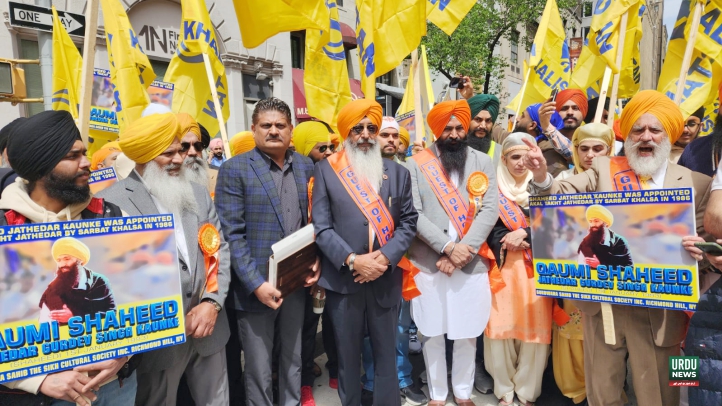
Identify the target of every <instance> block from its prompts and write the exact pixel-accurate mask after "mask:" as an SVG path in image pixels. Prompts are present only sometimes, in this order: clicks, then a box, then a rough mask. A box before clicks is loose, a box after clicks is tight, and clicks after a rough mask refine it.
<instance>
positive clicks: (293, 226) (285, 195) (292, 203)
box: [259, 150, 303, 236]
mask: <svg viewBox="0 0 722 406" xmlns="http://www.w3.org/2000/svg"><path fill="white" fill-rule="evenodd" d="M259 151H260V150H259ZM261 156H262V157H263V160H264V161H266V164H267V165H268V167H269V170H270V172H271V178H273V183H274V184H275V185H276V191H277V193H278V198H279V199H280V200H281V216H282V217H283V228H284V231H285V235H286V236H288V235H290V234H292V233H294V232H296V231H298V230H299V229H300V228H301V224H302V222H303V214H302V213H301V201H300V200H299V199H298V187H297V186H296V177H295V176H293V152H291V150H288V151H286V157H285V158H284V160H283V168H281V167H280V166H278V164H277V163H276V162H275V161H274V160H273V159H271V157H269V156H268V155H266V153H265V152H263V151H261Z"/></svg>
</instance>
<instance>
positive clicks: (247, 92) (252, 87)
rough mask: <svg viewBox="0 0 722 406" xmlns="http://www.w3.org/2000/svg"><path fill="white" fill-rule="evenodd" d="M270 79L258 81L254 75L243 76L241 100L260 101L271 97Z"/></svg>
mask: <svg viewBox="0 0 722 406" xmlns="http://www.w3.org/2000/svg"><path fill="white" fill-rule="evenodd" d="M270 83H271V79H264V80H258V79H256V75H249V74H246V73H244V74H243V98H244V99H247V100H248V99H252V100H256V101H258V100H262V99H267V98H269V97H271V96H273V94H272V92H271V84H270Z"/></svg>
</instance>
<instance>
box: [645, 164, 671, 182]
mask: <svg viewBox="0 0 722 406" xmlns="http://www.w3.org/2000/svg"><path fill="white" fill-rule="evenodd" d="M668 163H669V162H668V161H667V160H665V161H664V163H663V164H662V166H660V167H659V168H658V169H657V171H656V172H654V173H653V174H652V179H650V180H648V181H647V183H648V185H649V188H650V189H662V188H664V176H665V175H667V165H668Z"/></svg>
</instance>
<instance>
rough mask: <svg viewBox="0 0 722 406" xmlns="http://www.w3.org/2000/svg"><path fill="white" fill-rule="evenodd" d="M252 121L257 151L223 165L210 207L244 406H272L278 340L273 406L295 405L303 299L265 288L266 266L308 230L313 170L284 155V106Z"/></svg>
mask: <svg viewBox="0 0 722 406" xmlns="http://www.w3.org/2000/svg"><path fill="white" fill-rule="evenodd" d="M252 120H253V125H252V126H251V131H253V137H254V139H255V142H256V148H254V149H252V150H251V151H249V152H246V153H245V154H241V155H237V156H235V157H233V158H231V159H230V160H228V161H226V162H225V163H224V164H223V166H222V167H221V169H220V172H219V173H218V181H217V184H216V199H215V201H216V206H217V208H218V216H219V217H220V220H221V226H222V228H223V234H224V235H225V237H226V240H227V241H228V245H229V247H230V251H231V269H232V270H233V272H232V273H231V296H232V297H233V302H232V305H233V307H234V308H235V309H236V313H237V319H238V320H236V322H237V323H238V332H239V335H240V339H241V342H242V345H243V350H244V353H245V360H246V363H245V375H244V379H245V386H246V397H247V403H248V404H249V405H264V406H266V405H267V406H271V405H272V400H273V395H272V391H271V356H272V347H273V341H274V335H275V334H279V335H280V340H279V344H280V348H281V351H280V362H279V379H278V382H279V398H278V399H277V400H278V404H279V405H297V404H299V403H300V401H301V328H302V326H303V317H304V308H305V306H304V302H305V299H306V298H305V296H304V295H305V292H306V291H305V290H304V289H301V290H298V291H296V292H294V293H292V294H290V295H288V296H287V297H281V292H279V291H278V290H277V289H276V288H275V286H272V285H271V284H270V283H268V258H269V257H270V255H271V245H272V244H274V243H276V242H278V241H279V240H281V239H283V238H284V237H286V236H289V235H291V234H292V233H293V232H295V231H297V230H298V229H300V228H301V227H303V226H304V225H306V224H307V223H308V181H309V179H310V177H311V174H312V172H313V162H312V161H311V159H309V158H307V157H305V156H302V155H300V154H297V153H295V152H292V151H291V150H289V149H288V146H289V144H290V142H291V131H292V130H293V126H292V125H291V109H290V108H289V107H288V105H286V103H284V102H283V101H281V100H279V99H277V98H270V99H265V100H261V101H260V102H258V104H256V107H255V109H254V110H253V118H252ZM313 270H314V273H313V274H312V275H311V276H309V277H308V279H307V280H306V283H307V286H311V285H312V284H314V283H316V281H317V280H318V272H319V265H318V264H316V265H315V266H314V269H313ZM232 322H233V321H232ZM274 326H278V327H277V329H274Z"/></svg>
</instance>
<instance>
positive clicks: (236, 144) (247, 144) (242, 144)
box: [228, 131, 256, 156]
mask: <svg viewBox="0 0 722 406" xmlns="http://www.w3.org/2000/svg"><path fill="white" fill-rule="evenodd" d="M228 143H229V144H230V145H229V146H230V147H231V156H236V155H241V154H244V153H246V152H248V151H250V150H252V149H253V148H255V147H256V140H255V139H254V138H253V133H252V132H250V131H241V132H239V133H238V134H236V135H234V136H233V137H231V140H230V141H228Z"/></svg>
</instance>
